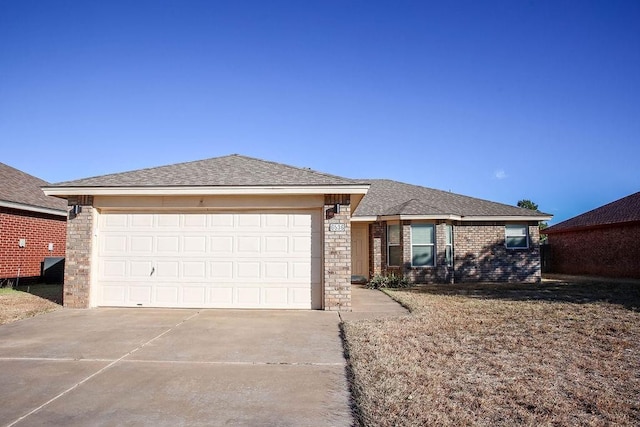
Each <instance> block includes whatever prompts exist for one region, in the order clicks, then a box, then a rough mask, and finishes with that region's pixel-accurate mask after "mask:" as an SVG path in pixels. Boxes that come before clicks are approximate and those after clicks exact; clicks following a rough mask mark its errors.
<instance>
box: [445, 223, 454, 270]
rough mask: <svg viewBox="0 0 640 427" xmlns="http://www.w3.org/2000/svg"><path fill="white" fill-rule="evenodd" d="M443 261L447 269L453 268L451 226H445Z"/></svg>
mask: <svg viewBox="0 0 640 427" xmlns="http://www.w3.org/2000/svg"><path fill="white" fill-rule="evenodd" d="M445 233H446V235H445V247H444V259H445V263H446V264H447V267H453V225H451V224H447V225H446V226H445Z"/></svg>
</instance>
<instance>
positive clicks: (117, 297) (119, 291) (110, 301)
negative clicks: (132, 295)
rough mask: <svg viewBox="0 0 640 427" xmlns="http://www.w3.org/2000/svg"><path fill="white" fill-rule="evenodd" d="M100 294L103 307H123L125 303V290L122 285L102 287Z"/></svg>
mask: <svg viewBox="0 0 640 427" xmlns="http://www.w3.org/2000/svg"><path fill="white" fill-rule="evenodd" d="M101 293H102V301H103V302H104V304H105V305H123V304H125V302H126V294H127V288H126V287H125V286H124V285H117V286H113V285H110V286H103V287H102V289H101Z"/></svg>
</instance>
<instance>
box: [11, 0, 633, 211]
mask: <svg viewBox="0 0 640 427" xmlns="http://www.w3.org/2000/svg"><path fill="white" fill-rule="evenodd" d="M638 22H640V2H639V1H635V0H632V1H616V0H612V1H599V2H592V1H562V0H554V1H551V0H549V1H515V0H506V1H480V2H478V1H426V0H425V1H401V0H400V1H397V0H396V1H331V0H323V1H242V0H238V1H225V2H222V1H188V0H182V1H113V0H110V1H38V2H34V1H28V0H27V1H23V0H21V1H10V0H0V153H1V155H0V161H1V162H3V163H6V164H9V165H11V166H13V167H16V168H18V169H21V170H24V171H25V172H28V173H30V174H33V175H36V176H38V177H40V178H42V179H45V180H47V181H50V182H59V181H65V180H70V179H75V178H83V177H88V176H94V175H101V174H106V173H112V172H120V171H126V170H133V169H139V168H143V167H152V166H159V165H164V164H171V163H176V162H182V161H190V160H199V159H204V158H210V157H217V156H221V155H227V154H232V153H239V154H244V155H248V156H253V157H259V158H263V159H267V160H273V161H278V162H282V163H286V164H291V165H294V166H300V167H310V168H313V169H316V170H319V171H323V172H328V173H332V174H336V175H341V176H346V177H353V178H361V177H364V178H367V177H370V178H390V179H396V180H399V181H405V182H409V183H413V184H419V185H424V186H427V187H433V188H439V189H443V190H450V191H453V192H456V193H461V194H466V195H470V196H474V197H480V198H485V199H489V200H493V201H497V202H502V203H507V204H516V202H517V201H518V200H519V199H531V200H533V201H534V202H536V203H538V205H539V207H540V209H541V210H543V211H545V212H548V213H551V214H553V215H555V218H554V221H552V223H556V222H558V221H561V220H564V219H567V218H569V217H572V216H574V215H577V214H580V213H582V212H585V211H587V210H590V209H593V208H595V207H598V206H600V205H602V204H605V203H608V202H611V201H613V200H616V199H618V198H620V197H624V196H626V195H629V194H631V193H634V192H636V191H639V190H640V167H639V165H638V163H639V159H640V25H638Z"/></svg>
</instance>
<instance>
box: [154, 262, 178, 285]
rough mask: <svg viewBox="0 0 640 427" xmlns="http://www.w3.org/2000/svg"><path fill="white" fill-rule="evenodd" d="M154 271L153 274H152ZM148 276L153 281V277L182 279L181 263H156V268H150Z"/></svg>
mask: <svg viewBox="0 0 640 427" xmlns="http://www.w3.org/2000/svg"><path fill="white" fill-rule="evenodd" d="M152 271H153V274H152V273H151V272H152ZM147 276H149V279H150V280H152V279H153V276H156V277H158V278H162V279H167V278H169V279H178V278H179V277H180V262H178V261H156V262H155V266H150V268H149V270H148V273H147Z"/></svg>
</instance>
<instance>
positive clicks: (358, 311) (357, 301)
mask: <svg viewBox="0 0 640 427" xmlns="http://www.w3.org/2000/svg"><path fill="white" fill-rule="evenodd" d="M351 308H352V311H350V312H341V313H340V317H341V319H342V320H343V321H348V320H364V319H380V318H385V317H394V316H407V315H408V314H409V311H408V310H407V309H406V308H404V307H403V306H401V305H400V304H398V303H397V302H395V301H394V300H393V299H391V298H390V297H389V296H388V295H387V294H385V293H384V292H382V291H379V290H376V289H368V288H367V287H365V286H364V285H352V287H351Z"/></svg>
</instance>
